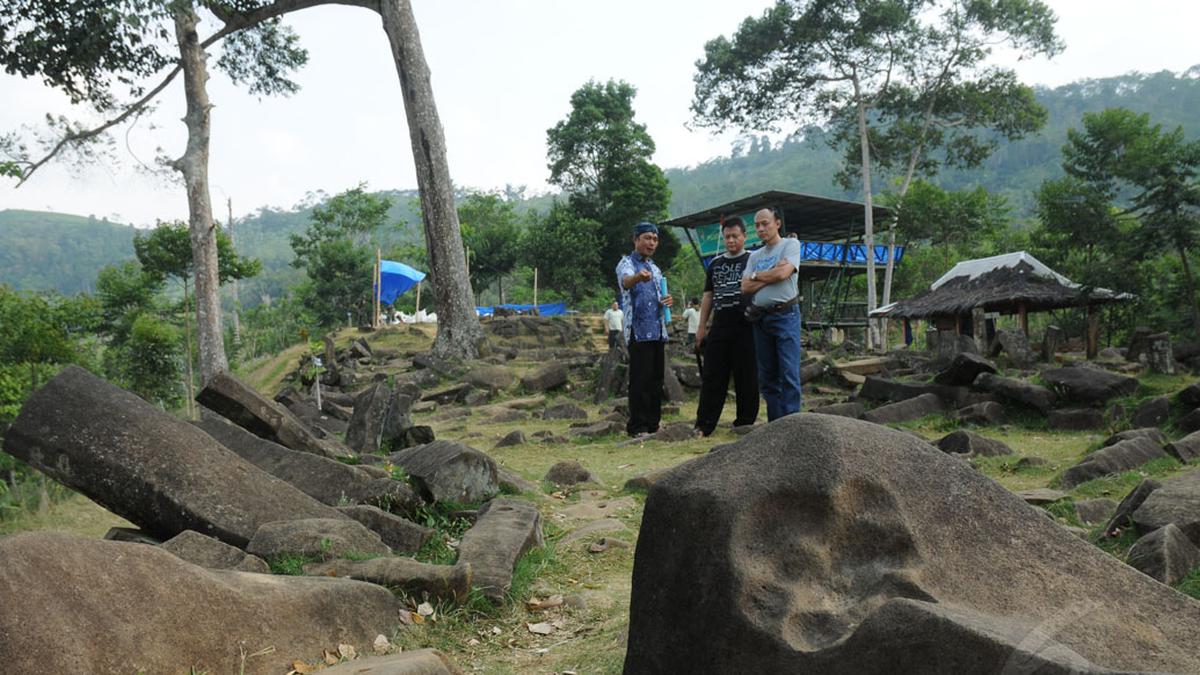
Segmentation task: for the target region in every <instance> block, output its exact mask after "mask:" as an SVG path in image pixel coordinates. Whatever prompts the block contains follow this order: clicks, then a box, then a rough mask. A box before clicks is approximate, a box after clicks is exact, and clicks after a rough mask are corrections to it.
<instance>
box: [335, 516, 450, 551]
mask: <svg viewBox="0 0 1200 675" xmlns="http://www.w3.org/2000/svg"><path fill="white" fill-rule="evenodd" d="M338 511H341V512H342V513H344V514H346V515H347V516H349V517H350V518H353V519H354V520H357V521H358V522H360V523H362V524H363V525H364V526H365V527H366V528H367V529H368V530H370V531H372V532H374V533H375V534H377V535H379V538H380V539H382V540H383V543H385V544H387V547H388V548H390V549H392V551H394V552H396V553H404V554H408V555H412V554H414V553H416V552H417V551H419V550H421V547H422V546H424V545H425V542H427V541H429V538H430V537H432V536H433V530H431V529H429V528H428V527H424V526H422V525H418V524H416V523H414V522H412V521H411V520H405V519H404V518H401V517H400V516H397V515H396V514H394V513H388V512H387V511H384V510H383V509H381V508H378V507H375V506H370V505H368V504H357V505H354V506H339V507H338Z"/></svg>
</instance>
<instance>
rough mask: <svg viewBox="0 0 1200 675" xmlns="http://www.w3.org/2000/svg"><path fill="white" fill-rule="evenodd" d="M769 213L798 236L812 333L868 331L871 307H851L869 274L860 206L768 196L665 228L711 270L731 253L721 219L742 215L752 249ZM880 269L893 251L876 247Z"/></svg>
mask: <svg viewBox="0 0 1200 675" xmlns="http://www.w3.org/2000/svg"><path fill="white" fill-rule="evenodd" d="M763 208H776V209H779V210H780V211H781V212H782V214H783V231H784V233H786V234H792V233H794V234H795V235H796V237H797V238H798V239H799V240H800V244H801V261H800V270H799V272H800V280H801V282H803V288H802V290H801V293H802V295H803V300H804V303H803V312H802V316H803V317H804V323H805V326H806V327H808V328H815V327H825V326H839V327H846V326H865V325H866V303H865V302H850V301H849V297H848V294H849V277H851V276H853V275H854V274H859V273H862V272H865V271H866V268H867V255H868V252H867V250H866V247H865V246H864V245H863V244H862V243H856V242H861V241H862V239H863V236H864V235H865V233H866V226H865V225H864V223H863V216H864V211H865V208H864V206H863V204H861V203H859V202H851V201H846V200H843V199H831V198H829V197H817V196H814V195H806V194H801V193H798V192H784V191H781V190H768V191H767V192H760V193H759V194H756V195H752V196H749V197H743V198H741V199H735V200H734V201H731V202H728V203H725V204H720V205H717V206H713V207H711V208H707V209H704V210H703V211H697V212H695V213H692V214H688V215H686V216H680V217H678V218H673V219H671V220H668V221H666V222H665V223H662V225H669V226H672V227H678V228H681V229H683V231H684V234H685V235H686V236H687V238H688V241H689V242H690V243H691V245H692V248H693V250H695V251H696V255H697V256H698V257H699V258H700V259H701V260H702V261H703V262H704V263H705V265H707V264H708V261H710V260H711V259H712V258H713V257H714V256H716V255H718V254H720V253H722V252H723V251H724V250H725V245H724V242H723V240H722V238H721V226H720V218H721V216H729V215H737V216H740V217H741V218H742V220H743V221H744V222H745V223H746V248H748V249H754V248H757V247H758V246H759V245H760V244H761V242H760V241H759V239H758V235H757V234H755V232H754V214H755V213H756V212H757V211H758V210H759V209H763ZM872 213H873V215H874V220H875V222H876V223H883V222H886V221H887V220H888V219H889V218H890V217H891V215H892V214H891V211H890V210H888V209H886V208H883V207H881V206H876V207H874V208H873V209H872ZM871 253H872V254H873V255H874V256H875V263H876V265H879V266H883V265H886V264H887V258H888V247H887V246H886V245H876V246H875V247H874V251H872V252H871ZM893 255H894V259H895V262H896V264H899V263H900V261H901V260H902V259H903V257H904V247H903V246H897V247H895V250H894V252H893Z"/></svg>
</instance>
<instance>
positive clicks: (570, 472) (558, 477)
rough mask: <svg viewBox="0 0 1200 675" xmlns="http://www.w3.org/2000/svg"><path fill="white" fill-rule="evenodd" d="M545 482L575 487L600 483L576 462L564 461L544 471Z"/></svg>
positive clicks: (596, 477)
mask: <svg viewBox="0 0 1200 675" xmlns="http://www.w3.org/2000/svg"><path fill="white" fill-rule="evenodd" d="M544 480H547V481H549V482H551V483H554V484H555V485H558V486H565V485H576V484H578V483H600V478H599V477H598V476H596V474H594V473H592V472H591V471H589V470H588V469H587V468H586V467H584V466H583V465H582V464H580V463H579V462H578V461H577V460H573V459H571V460H564V461H561V462H558V463H556V464H555V465H554V466H552V467H550V469H549V470H548V471H546V477H545V479H544Z"/></svg>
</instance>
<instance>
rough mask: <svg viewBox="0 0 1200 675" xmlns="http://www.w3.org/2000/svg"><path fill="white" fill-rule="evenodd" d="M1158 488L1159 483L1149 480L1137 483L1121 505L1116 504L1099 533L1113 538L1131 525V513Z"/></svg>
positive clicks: (1160, 485)
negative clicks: (1115, 508) (1119, 531)
mask: <svg viewBox="0 0 1200 675" xmlns="http://www.w3.org/2000/svg"><path fill="white" fill-rule="evenodd" d="M1160 487H1162V484H1161V483H1159V482H1158V481H1156V480H1153V479H1150V478H1147V479H1145V480H1143V481H1142V482H1141V483H1138V485H1137V487H1135V488H1134V489H1132V490H1130V491H1129V494H1127V495H1125V497H1124V498H1123V499H1122V500H1121V503H1120V504H1117V510H1116V511H1114V512H1113V514H1112V517H1111V518H1109V519H1108V522H1107V523H1106V524H1105V525H1104V529H1103V530H1102V531H1101V532H1102V534H1103V536H1105V537H1115V536H1116V535H1117V533H1118V530H1120V529H1121V528H1123V527H1125V526H1126V525H1129V524H1130V523H1132V522H1133V521H1132V520H1131V519H1132V518H1133V512H1134V511H1137V509H1138V507H1139V506H1141V505H1142V502H1144V501H1146V497H1149V496H1150V493H1151V492H1154V491H1155V490H1157V489H1158V488H1160Z"/></svg>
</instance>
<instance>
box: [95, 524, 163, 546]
mask: <svg viewBox="0 0 1200 675" xmlns="http://www.w3.org/2000/svg"><path fill="white" fill-rule="evenodd" d="M104 538H105V539H107V540H109V541H123V542H127V543H130V544H149V545H150V546H158V545H159V544H162V540H161V539H158V538H157V537H152V536H150V535H149V534H146V532H145V531H144V530H139V529H137V528H136V527H110V528H108V531H107V532H105V533H104Z"/></svg>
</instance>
